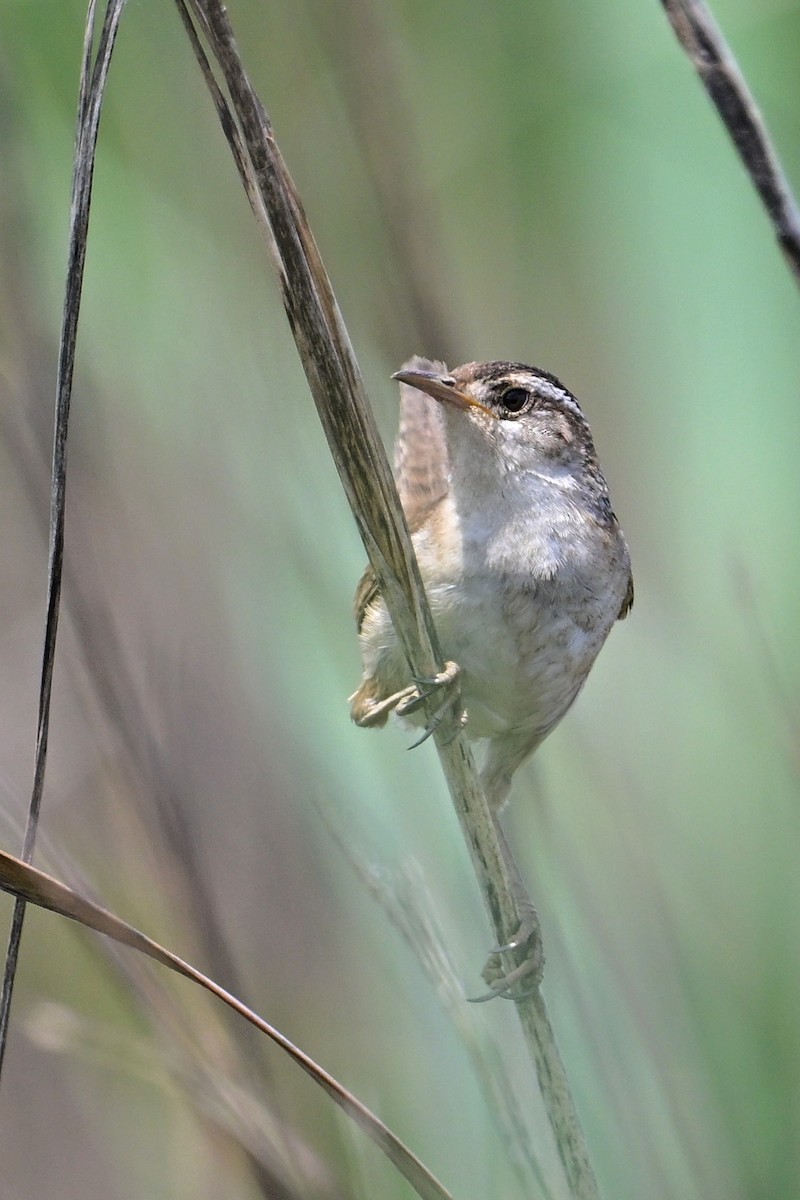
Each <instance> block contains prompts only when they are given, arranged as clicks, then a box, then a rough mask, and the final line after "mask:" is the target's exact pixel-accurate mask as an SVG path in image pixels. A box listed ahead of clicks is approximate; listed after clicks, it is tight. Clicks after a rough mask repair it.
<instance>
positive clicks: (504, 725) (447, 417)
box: [350, 358, 633, 811]
mask: <svg viewBox="0 0 800 1200" xmlns="http://www.w3.org/2000/svg"><path fill="white" fill-rule="evenodd" d="M394 378H395V379H398V380H399V381H400V383H401V400H400V432H399V435H398V440H397V448H396V474H397V480H398V488H399V491H400V498H401V500H402V503H403V508H404V511H405V514H406V518H407V520H408V523H409V527H410V529H411V535H412V540H413V543H414V549H415V551H416V554H417V558H418V559H419V565H420V570H421V572H422V579H423V581H424V583H425V587H426V591H427V593H428V599H429V601H430V605H431V610H432V612H433V617H434V621H435V624H436V629H437V631H438V634H439V639H440V641H441V644H442V650H443V652H444V654H445V656H446V658H447V659H449V660H452V661H453V662H454V663H457V664H458V665H459V667H460V668H461V671H460V677H459V679H460V684H461V692H462V696H463V700H464V705H465V708H466V711H467V734H468V736H469V737H470V738H474V739H484V738H485V739H486V740H487V744H488V749H487V754H486V759H485V763H484V766H483V770H482V782H483V785H484V789H485V792H486V796H487V799H488V800H489V803H490V804H491V806H492V808H493V809H494V810H495V811H497V810H498V809H499V808H500V807H501V805H502V804H503V802H504V801H505V800H506V798H507V796H508V791H509V788H510V786H511V777H512V775H513V774H514V772H515V771H516V769H517V767H518V766H519V765H520V763H522V762H523V761H524V760H525V759H526V758H527V757H528V755H529V754H531V753H532V752H533V751H534V750H535V749H536V747H537V746H538V745H539V744H540V743H541V742H542V741H543V740H544V738H545V737H547V734H548V733H549V732H550V731H551V729H553V728H554V727H555V726H556V725H557V724H558V722H559V721H560V720H561V718H562V717H563V716H564V714H565V713H566V711H567V709H568V708H569V707H570V705H571V704H572V702H573V701H574V699H575V697H576V696H577V695H578V692H579V691H580V689H581V687H582V685H583V683H584V681H585V679H586V676H587V675H588V673H589V669H590V668H591V666H592V663H593V662H594V660H595V658H596V657H597V654H598V652H599V650H600V647H601V646H602V645H603V642H604V641H605V639H606V637H607V636H608V633H609V631H610V629H611V627H612V625H613V624H614V622H615V621H616V620H617V619H620V618H622V617H624V616H625V615H626V614H627V613H628V611H629V610H630V608H631V605H632V604H633V579H632V576H631V567H630V558H629V555H628V547H627V545H626V544H625V539H624V537H623V535H622V530H621V529H620V527H619V523H618V521H617V518H616V516H615V515H614V512H613V509H612V508H611V502H610V500H609V495H608V487H607V485H606V481H605V479H604V478H603V473H602V471H601V469H600V464H599V462H598V460H597V455H596V453H595V449H594V444H593V442H592V435H591V431H590V429H589V426H588V424H587V421H586V418H585V417H584V415H583V413H582V411H581V408H580V405H579V404H578V401H577V400H576V399H575V397H574V396H573V395H572V393H571V392H569V391H567V389H566V388H565V387H564V386H563V384H561V383H560V382H559V381H558V380H557V379H556V378H555V377H554V376H553V375H550V374H548V372H546V371H540V370H538V369H537V368H536V367H529V366H525V365H524V364H523V363H513V362H487V363H467V365H466V366H463V367H459V368H458V369H457V370H455V371H452V372H448V370H447V368H446V367H445V366H444V364H443V363H431V362H428V361H426V360H425V359H419V358H415V359H412V360H411V361H410V362H409V363H407V364H406V366H405V367H404V368H403V370H402V371H398V373H397V374H396V375H395V376H394ZM356 620H357V624H358V629H359V634H360V639H361V654H362V658H363V664H364V675H363V678H362V681H361V684H360V686H359V688H358V691H357V692H356V693H355V694H354V695H353V696H352V697H351V699H350V704H351V714H352V717H353V720H354V721H355V722H356V723H357V724H358V725H383V724H384V723H385V721H386V719H387V717H388V714H389V712H390V711H391V710H392V709H396V710H397V711H398V712H399V713H400V714H401V715H405V716H408V718H409V719H410V720H417V721H419V720H423V719H424V718H423V717H422V716H412V715H411V714H412V713H413V712H414V710H415V708H416V709H419V707H420V706H419V703H418V692H417V689H416V688H415V687H414V685H410V684H409V676H408V666H407V663H406V659H405V655H404V654H403V650H402V647H401V646H400V644H399V642H398V640H397V638H396V636H395V633H394V630H393V628H392V623H391V620H390V618H389V614H388V612H387V610H386V607H385V605H384V603H383V601H382V599H381V594H380V589H379V587H378V584H377V580H376V579H375V575H374V574H373V572H372V570H371V569H370V568H367V570H366V572H365V574H364V576H363V578H362V579H361V582H360V584H359V587H358V590H357V592H356ZM415 702H416V703H415Z"/></svg>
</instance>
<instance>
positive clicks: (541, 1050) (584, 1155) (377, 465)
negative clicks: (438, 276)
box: [176, 0, 599, 1200]
mask: <svg viewBox="0 0 800 1200" xmlns="http://www.w3.org/2000/svg"><path fill="white" fill-rule="evenodd" d="M176 3H177V5H178V8H179V11H180V12H181V16H182V19H183V21H184V24H185V26H186V28H187V32H188V33H189V36H190V40H191V41H192V45H193V48H194V50H195V54H196V57H197V59H198V62H199V63H200V66H201V68H202V70H203V74H204V76H205V78H206V82H207V84H208V86H209V89H210V91H211V93H212V97H213V100H214V103H215V106H216V108H217V112H218V114H219V117H220V120H221V123H222V126H223V129H224V131H225V134H226V137H227V138H228V141H229V143H230V146H231V150H232V153H233V156H234V160H235V161H236V164H237V167H238V169H239V172H240V175H241V177H242V182H243V185H244V187H245V190H246V192H247V195H248V198H249V199H250V203H251V206H252V207H253V210H254V212H255V214H256V216H257V217H258V218H259V221H260V223H261V225H262V228H263V229H264V232H265V234H266V235H267V246H268V249H269V252H270V255H271V257H272V260H273V262H274V263H275V265H276V269H277V272H278V278H279V282H280V286H281V293H282V298H283V303H284V307H285V310H286V315H287V317H288V319H289V323H290V325H291V328H292V333H293V335H294V338H295V342H296V344H297V349H298V353H299V355H300V359H301V361H302V364H303V368H304V370H305V373H306V378H307V380H308V384H309V387H310V389H311V394H312V396H313V398H314V402H315V404H316V407H317V412H318V414H319V417H320V420H321V422H322V426H323V429H324V431H325V435H326V437H327V440H328V444H329V447H330V450H331V453H332V455H333V459H334V462H335V464H336V467H337V470H338V472H339V476H340V479H341V482H342V485H343V487H344V490H345V493H346V495H347V498H348V501H349V503H350V507H351V509H352V511H353V515H354V517H355V520H356V524H357V525H358V529H359V533H360V534H361V538H362V541H363V543H364V546H365V549H366V551H367V555H368V557H369V560H370V563H371V564H372V567H373V568H374V570H375V573H376V575H377V577H378V579H379V581H380V586H381V594H382V595H383V597H384V600H385V602H386V605H387V608H388V609H389V612H390V614H391V617H392V621H393V623H394V627H395V630H396V632H397V634H398V637H399V638H400V641H401V643H402V644H403V647H404V650H405V653H406V658H407V659H408V664H409V668H410V673H411V674H412V675H413V676H416V677H418V678H426V677H430V676H432V675H435V674H437V673H438V672H439V671H441V669H442V667H443V665H444V663H443V657H442V653H441V648H440V646H439V642H438V639H437V636H436V630H435V628H434V625H433V620H432V618H431V613H430V609H429V607H428V603H427V600H426V597H425V591H424V588H423V585H422V580H421V577H420V574H419V567H418V565H417V561H416V557H415V555H414V551H413V547H412V545H411V539H410V537H409V533H408V527H407V525H406V521H405V518H404V516H403V512H402V508H401V506H400V501H399V497H398V495H397V489H396V487H395V483H394V479H393V477H392V473H391V469H390V467H389V463H388V460H387V457H386V453H385V451H384V448H383V445H382V443H381V440H380V436H379V434H378V430H377V427H376V424H375V421H374V417H373V415H372V411H371V409H370V407H369V404H368V401H367V398H366V394H365V391H364V385H363V382H362V379H361V374H360V371H359V368H358V364H357V362H356V360H355V356H354V354H353V350H352V347H351V345H350V340H349V337H348V334H347V330H346V329H345V326H344V322H343V321H342V317H341V314H340V312H339V308H338V305H337V303H336V299H335V296H334V294H333V291H332V288H331V285H330V281H329V279H328V276H327V273H326V272H325V268H324V266H323V264H322V261H321V258H320V255H319V251H318V249H317V246H316V243H315V241H314V238H313V235H312V233H311V230H310V228H309V225H308V222H307V220H306V217H305V214H304V212H303V208H302V205H301V203H300V200H299V197H298V195H297V192H296V190H295V187H294V184H293V182H292V179H291V176H290V175H289V173H288V171H287V169H286V166H285V164H284V162H283V159H282V156H281V154H280V151H279V149H278V146H277V143H276V141H275V136H274V133H273V130H272V125H271V123H270V120H269V117H268V115H267V113H266V111H265V109H264V106H263V104H262V103H261V101H260V100H259V98H258V96H257V95H256V94H255V92H254V90H253V87H252V85H251V83H250V80H249V78H248V76H247V74H246V72H245V70H244V67H243V65H242V61H241V58H240V56H239V52H238V49H237V47H236V42H235V39H234V35H233V29H232V27H231V25H230V21H229V19H228V16H227V12H226V10H225V8H224V7H223V5H222V4H221V3H220V0H188V7H189V8H190V10H191V12H192V13H193V14H194V16H195V18H196V20H197V22H198V24H199V25H200V27H201V28H202V30H203V33H204V34H205V37H206V39H207V42H208V45H209V47H210V49H211V52H212V54H213V57H214V58H215V59H216V62H217V64H218V66H219V69H220V71H221V73H222V76H223V77H224V81H225V86H226V88H227V91H228V95H229V97H230V107H229V106H228V103H227V101H226V100H225V97H224V95H223V93H222V90H221V88H220V86H219V84H218V83H217V82H216V80H215V78H214V75H213V72H212V70H211V68H210V66H209V63H208V60H207V58H206V56H205V54H204V52H203V50H202V47H201V46H200V42H199V39H198V37H197V34H196V33H195V31H194V30H193V28H192V25H191V20H190V18H189V15H188V12H187V5H185V4H184V0H176ZM231 110H232V112H231ZM232 114H235V117H234V116H233V115H232ZM456 707H458V708H459V709H460V706H454V709H455V708H456ZM459 718H460V711H453V712H452V714H451V715H450V716H449V719H445V720H442V721H441V723H440V724H439V725H438V727H437V728H436V730H435V733H434V740H435V743H436V747H437V750H438V752H439V758H440V761H441V764H442V768H443V770H444V774H445V778H446V780H447V784H448V788H449V791H450V795H451V798H452V800H453V803H454V805H455V808H456V812H457V814H458V817H459V821H460V823H461V828H462V831H463V833H464V837H465V839H466V842H467V846H468V849H469V852H470V855H471V858H472V863H473V867H474V869H475V872H476V875H477V878H478V882H479V885H480V888H481V893H482V895H483V899H484V902H485V906H486V908H487V911H488V913H489V916H490V919H491V922H492V926H493V929H494V933H495V937H496V938H497V940H498V943H499V944H501V945H503V944H505V943H507V942H508V941H509V940H510V939H511V938H512V936H513V934H514V932H515V931H516V930H517V929H518V928H519V925H520V914H519V912H518V911H517V907H516V902H515V898H514V890H513V887H512V884H511V880H510V879H509V876H508V872H507V869H506V864H505V861H504V858H503V854H502V851H501V847H500V844H499V841H498V834H497V830H496V827H495V823H494V822H493V820H492V818H491V815H490V812H489V809H488V806H487V803H486V798H485V797H484V795H483V792H482V790H481V788H480V786H479V784H478V781H477V774H476V771H475V765H474V762H473V758H472V753H471V751H470V747H469V743H468V742H467V739H466V737H465V735H464V733H463V732H462V728H461V724H460V720H459ZM516 1007H517V1012H518V1014H519V1018H520V1022H521V1025H522V1030H523V1034H524V1037H525V1041H526V1044H527V1046H528V1050H529V1053H530V1055H531V1059H532V1061H533V1064H534V1066H535V1070H536V1075H537V1079H538V1083H539V1087H540V1090H541V1092H542V1096H543V1099H544V1103H545V1107H546V1110H547V1114H548V1117H549V1121H550V1125H551V1128H552V1132H553V1135H554V1138H555V1142H556V1146H557V1149H558V1153H559V1156H560V1158H561V1162H562V1165H563V1168H564V1173H565V1175H566V1178H567V1181H568V1183H569V1187H570V1191H571V1195H572V1196H573V1197H574V1198H575V1200H597V1197H598V1194H599V1193H598V1190H597V1183H596V1179H595V1176H594V1171H593V1169H592V1166H591V1162H590V1160H589V1155H588V1151H587V1148H586V1143H585V1139H584V1136H583V1131H582V1129H581V1126H580V1123H579V1121H578V1117H577V1113H576V1110H575V1106H574V1103H573V1101H572V1097H571V1095H570V1091H569V1086H568V1083H567V1078H566V1073H565V1071H564V1066H563V1063H562V1061H561V1058H560V1055H559V1052H558V1049H557V1046H556V1042H555V1037H554V1035H553V1030H552V1027H551V1025H550V1021H549V1018H548V1016H547V1011H546V1008H545V1004H544V1000H543V999H542V996H541V994H540V993H539V992H538V991H537V992H536V994H535V995H532V996H531V997H529V998H527V999H525V1000H521V1001H519V1002H518V1004H517V1006H516Z"/></svg>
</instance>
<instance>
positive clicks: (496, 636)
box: [429, 578, 616, 738]
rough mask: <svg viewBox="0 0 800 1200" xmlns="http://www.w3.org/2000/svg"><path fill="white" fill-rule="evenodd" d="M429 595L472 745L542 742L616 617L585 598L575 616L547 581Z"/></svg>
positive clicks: (474, 585) (493, 583)
mask: <svg viewBox="0 0 800 1200" xmlns="http://www.w3.org/2000/svg"><path fill="white" fill-rule="evenodd" d="M429 595H430V600H431V607H432V610H433V614H434V619H435V622H436V628H437V631H438V633H439V637H440V640H441V643H442V649H443V652H444V654H445V657H446V658H448V659H452V660H453V661H454V662H457V663H458V664H459V665H460V667H461V670H462V676H461V685H462V694H463V698H464V706H465V708H466V710H467V715H468V726H467V729H468V732H469V734H470V736H471V737H473V738H483V737H493V736H495V735H496V734H498V733H505V732H507V731H508V730H511V729H517V728H528V729H531V730H535V729H538V730H541V734H542V736H544V735H545V734H546V733H547V732H548V731H549V729H551V728H552V726H553V725H554V724H555V723H556V722H557V721H558V720H560V718H561V717H562V716H563V714H564V713H565V712H566V710H567V709H568V708H569V706H570V704H571V703H572V701H573V700H574V699H575V696H576V695H577V693H578V691H579V690H580V687H581V685H582V683H583V681H584V680H585V678H586V676H587V674H588V672H589V669H590V667H591V665H592V663H593V662H594V659H595V658H596V656H597V654H598V652H599V650H600V647H601V646H602V644H603V642H604V640H605V638H606V635H607V634H608V631H609V629H610V627H611V625H612V624H613V621H614V618H615V616H616V612H614V611H613V610H609V607H608V604H607V603H606V604H603V603H602V602H598V603H597V604H596V605H595V606H594V608H595V610H596V611H589V610H588V609H587V603H586V599H585V597H584V599H583V601H582V603H581V606H580V610H579V613H574V612H573V610H572V607H571V605H570V604H569V603H567V602H566V601H565V598H564V597H563V596H561V595H559V594H558V588H557V586H556V585H554V584H552V583H550V582H545V583H542V584H539V585H537V584H535V583H531V582H530V581H526V582H525V583H524V584H517V583H515V582H513V581H509V580H508V579H506V580H497V579H480V578H478V579H473V580H471V581H470V585H469V586H468V587H461V588H459V589H458V595H457V596H456V595H455V594H454V592H453V590H452V589H451V588H448V587H436V586H434V587H433V588H432V589H429ZM590 607H591V606H590ZM609 611H611V612H613V615H610V616H609V615H608V613H609ZM576 616H579V617H580V619H579V620H578V619H576ZM587 618H588V619H587Z"/></svg>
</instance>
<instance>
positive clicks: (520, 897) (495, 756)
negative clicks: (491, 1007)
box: [477, 730, 544, 1001]
mask: <svg viewBox="0 0 800 1200" xmlns="http://www.w3.org/2000/svg"><path fill="white" fill-rule="evenodd" d="M540 741H541V734H540V733H539V732H538V731H536V730H525V731H515V732H513V733H511V734H510V735H508V736H500V737H496V738H494V739H492V741H491V742H490V744H489V752H488V755H487V758H486V763H485V765H484V768H483V771H482V772H481V783H482V785H483V790H484V794H485V796H486V799H487V801H488V803H489V809H490V812H491V815H492V820H493V822H494V827H495V832H496V834H497V841H498V845H499V849H500V854H501V857H502V859H503V866H504V868H505V873H506V877H507V879H508V883H509V889H510V891H511V898H512V900H513V902H514V907H515V908H516V911H517V913H518V915H519V927H518V929H517V930H516V932H515V933H514V935H513V937H512V938H511V940H510V941H508V942H507V943H506V944H505V945H503V946H495V948H494V950H492V952H491V954H490V955H489V958H488V961H487V963H486V966H485V967H484V969H483V978H484V980H485V981H486V983H488V985H489V987H490V988H491V991H489V992H487V993H486V995H485V996H478V997H477V999H478V1000H479V1001H482V1000H492V999H494V997H495V996H504V997H506V998H507V999H509V1000H522V999H524V998H525V997H526V996H529V995H532V994H533V993H534V992H536V991H537V990H538V988H539V985H540V983H541V982H542V974H543V971H544V946H543V943H542V930H541V925H540V923H539V915H538V913H537V912H536V909H535V908H534V906H533V902H532V901H531V898H530V896H529V895H528V889H527V888H526V887H525V884H524V882H523V879H522V875H521V874H520V870H519V867H518V866H517V864H516V860H515V859H514V855H513V854H512V853H511V847H510V846H509V844H508V840H507V838H506V835H505V831H504V829H503V826H502V824H501V821H500V810H501V808H502V807H503V804H504V803H505V800H506V798H507V797H508V793H509V791H510V790H511V779H512V776H513V774H514V772H515V771H516V769H517V767H519V765H520V764H521V763H522V762H524V760H525V759H526V758H527V757H528V756H529V755H530V754H532V753H533V751H534V750H535V749H536V746H537V745H538V744H539V742H540ZM508 956H512V958H511V961H512V963H513V966H512V967H511V968H510V969H507V968H506V966H505V964H504V961H503V960H504V957H505V962H508Z"/></svg>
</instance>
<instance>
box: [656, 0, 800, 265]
mask: <svg viewBox="0 0 800 1200" xmlns="http://www.w3.org/2000/svg"><path fill="white" fill-rule="evenodd" d="M661 3H662V4H663V6H664V10H665V12H666V14H667V16H668V17H669V21H670V24H671V25H672V28H673V29H674V30H675V36H676V37H677V39H678V41H679V42H680V44H681V45H682V46H683V48H684V50H685V51H686V53H687V55H688V56H689V58H690V60H691V62H692V63H693V65H694V68H695V70H696V71H697V74H698V75H699V76H700V79H701V80H702V83H703V86H704V88H705V89H706V91H707V92H708V94H709V96H710V97H711V100H712V102H713V104H714V106H715V107H716V109H717V112H718V113H719V115H720V118H721V120H722V122H723V124H724V125H725V128H726V129H727V130H728V133H729V134H730V135H731V140H732V141H733V144H734V146H735V147H736V149H737V150H738V152H739V157H740V158H741V160H742V162H743V163H744V165H745V168H746V170H747V173H748V174H749V176H750V179H751V180H752V183H753V187H754V188H755V189H756V191H757V192H758V194H759V196H760V197H761V200H762V203H763V205H764V207H765V209H766V210H767V215H768V216H769V219H770V221H771V222H772V227H773V229H774V231H775V237H776V238H777V239H778V245H779V246H780V248H781V250H782V251H783V254H784V257H785V258H786V261H787V263H788V264H789V269H790V270H791V272H792V274H793V275H794V278H795V281H796V282H797V283H800V209H798V207H797V201H796V200H795V198H794V196H793V194H792V189H791V187H790V186H789V181H788V180H787V178H786V175H785V174H784V171H783V168H782V167H781V164H780V160H779V158H778V155H777V154H776V152H775V147H774V146H773V145H772V142H771V141H770V137H769V134H768V133H767V129H766V126H765V124H764V120H763V118H762V116H761V113H760V112H759V110H758V105H757V104H756V102H755V99H754V97H753V95H752V93H751V91H750V89H749V88H748V86H747V83H746V82H745V78H744V76H743V75H742V73H741V71H740V70H739V64H738V63H737V62H736V59H735V58H734V56H733V54H732V52H731V49H730V47H729V46H728V44H727V42H726V41H725V38H724V37H723V35H722V31H721V30H720V28H719V26H718V25H717V23H716V21H715V20H714V18H713V16H712V15H711V12H710V11H709V9H708V8H707V7H706V5H705V4H704V3H703V0H661Z"/></svg>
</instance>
